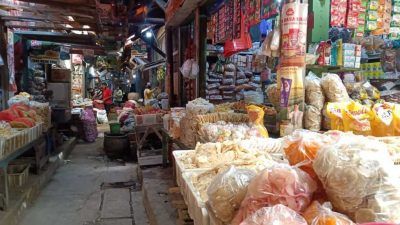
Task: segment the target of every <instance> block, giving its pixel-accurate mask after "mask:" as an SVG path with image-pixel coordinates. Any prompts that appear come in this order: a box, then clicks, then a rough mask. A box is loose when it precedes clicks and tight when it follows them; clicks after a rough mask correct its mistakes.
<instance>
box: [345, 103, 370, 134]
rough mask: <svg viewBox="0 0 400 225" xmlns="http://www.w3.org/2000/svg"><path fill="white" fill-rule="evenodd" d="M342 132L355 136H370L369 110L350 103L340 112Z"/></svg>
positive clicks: (358, 104)
mask: <svg viewBox="0 0 400 225" xmlns="http://www.w3.org/2000/svg"><path fill="white" fill-rule="evenodd" d="M342 115H343V125H344V131H351V132H353V133H354V134H357V135H371V133H372V130H371V129H372V128H371V122H370V121H371V119H372V114H371V109H370V108H369V107H367V106H364V105H361V104H360V103H358V102H355V101H352V102H350V103H349V104H347V106H346V107H345V108H344V110H342Z"/></svg>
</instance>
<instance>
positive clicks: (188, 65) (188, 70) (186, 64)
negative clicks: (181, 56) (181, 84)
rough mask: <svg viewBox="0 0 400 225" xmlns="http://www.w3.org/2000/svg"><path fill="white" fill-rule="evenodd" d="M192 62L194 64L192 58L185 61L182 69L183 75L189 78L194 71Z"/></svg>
mask: <svg viewBox="0 0 400 225" xmlns="http://www.w3.org/2000/svg"><path fill="white" fill-rule="evenodd" d="M192 64H193V60H192V59H188V60H186V61H185V62H184V63H183V65H182V67H181V69H180V70H181V73H182V76H183V77H185V78H189V76H190V74H191V72H192Z"/></svg>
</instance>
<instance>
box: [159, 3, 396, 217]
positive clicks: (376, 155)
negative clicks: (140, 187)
mask: <svg viewBox="0 0 400 225" xmlns="http://www.w3.org/2000/svg"><path fill="white" fill-rule="evenodd" d="M177 4H178V3H177V1H172V2H171V3H170V4H169V5H168V7H167V8H169V9H170V10H171V11H170V12H169V13H170V14H171V15H168V16H167V18H172V19H171V21H173V22H171V23H173V25H171V26H172V28H170V31H171V33H170V34H169V35H170V36H169V37H170V42H169V44H170V45H171V46H170V47H171V48H169V50H170V51H171V52H170V53H171V54H170V56H169V58H168V59H167V62H168V63H169V67H168V66H167V68H169V70H167V75H166V77H170V76H172V77H174V78H173V80H171V81H170V82H173V83H174V84H173V90H172V91H170V93H171V95H174V94H175V95H176V94H178V95H179V94H183V92H182V90H180V89H179V88H180V86H182V85H183V87H185V88H186V87H188V89H191V86H187V85H186V84H185V82H186V81H187V80H188V79H189V80H192V81H195V82H196V84H197V85H198V86H196V87H195V89H196V88H197V89H198V90H199V91H198V92H197V95H196V96H197V97H202V98H197V99H182V98H181V99H180V102H179V101H178V104H175V105H176V106H184V107H177V108H174V107H172V108H171V111H170V113H169V114H168V116H167V117H166V118H168V121H169V122H168V124H167V125H166V128H168V129H166V130H168V132H169V137H168V138H169V139H172V141H169V143H174V141H175V143H183V144H184V147H185V149H182V148H181V147H180V146H175V144H174V145H173V146H174V147H172V148H171V144H169V145H167V146H165V147H164V149H166V150H168V151H170V150H172V154H173V160H172V162H171V163H172V164H173V167H174V171H175V180H176V184H177V186H178V187H179V190H180V193H181V195H182V197H183V200H184V204H185V205H186V207H187V208H185V207H183V210H182V209H181V208H179V207H177V208H178V214H179V217H178V220H182V221H184V219H182V218H184V217H183V216H182V215H184V214H185V211H184V210H187V212H188V214H189V217H190V218H191V219H192V220H193V222H194V224H241V225H244V224H272V223H282V224H309V225H315V224H363V223H368V222H387V223H394V224H397V223H399V218H400V217H399V215H400V214H399V213H398V210H396V209H395V208H396V207H398V203H397V199H398V196H399V187H400V186H399V183H398V176H397V175H396V171H397V165H396V163H397V162H398V160H399V158H398V157H399V155H398V153H399V146H398V139H399V138H398V136H399V133H398V132H397V130H398V129H397V126H398V124H397V123H398V121H397V120H398V118H399V112H398V108H399V103H400V102H399V101H397V98H396V97H395V96H396V93H397V92H398V90H397V89H398V86H397V83H398V80H399V74H398V70H397V68H396V67H397V66H398V65H400V63H399V62H398V61H396V60H397V58H398V57H397V56H398V54H397V53H398V46H399V45H398V38H397V36H396V32H397V30H396V29H397V28H396V23H397V22H396V18H397V12H396V7H397V6H396V4H397V3H396V2H390V1H383V2H378V1H373V0H370V1H333V0H332V1H329V2H328V4H325V3H322V2H316V1H311V2H308V4H307V3H306V2H301V1H295V2H280V1H252V0H249V1H234V0H232V1H219V2H215V1H212V2H207V3H205V4H204V5H200V6H198V8H196V7H194V8H196V9H194V13H193V16H192V17H190V18H194V22H193V24H194V29H193V30H192V28H193V26H192V25H193V24H192V23H190V22H189V23H187V21H190V19H186V20H184V19H182V20H179V18H180V17H179V16H178V15H173V14H174V12H178V11H179V10H180V9H183V8H185V7H191V5H190V4H189V3H187V1H183V3H182V1H181V3H180V5H181V7H182V8H179V7H178V9H176V5H177ZM174 7H175V8H174ZM329 12H330V14H329ZM327 15H331V16H330V17H329V16H327ZM205 18H207V19H205ZM176 20H177V21H181V22H182V24H179V23H177V22H176ZM311 21H312V22H311ZM187 27H189V32H192V34H191V37H194V38H193V40H190V38H189V41H187V40H186V36H187V33H186V29H187ZM174 31H179V32H174ZM180 32H183V34H180ZM205 33H206V35H207V36H206V37H204V36H203V35H204V34H205ZM179 35H180V36H179ZM176 36H178V37H176ZM201 37H204V38H205V39H207V44H205V42H202V40H203V39H202V38H201ZM167 39H168V38H167ZM182 39H183V40H185V41H184V42H183V43H184V44H183V48H184V49H185V50H184V51H179V49H181V48H182V45H180V44H177V45H175V44H176V43H177V42H180V43H182V42H181V41H180V40H182ZM191 41H193V42H194V45H192V43H193V42H191ZM186 42H187V43H186ZM176 47H177V48H178V52H176V51H177V48H176ZM167 49H168V48H167ZM193 51H195V53H193ZM183 52H185V54H184V55H182V53H183ZM168 55H169V54H167V56H168ZM198 71H200V72H199V73H197V72H198ZM177 77H178V78H177ZM175 79H177V80H175ZM177 86H178V87H177ZM185 100H186V101H185ZM172 105H174V104H172ZM267 131H268V132H267ZM278 137H280V138H278ZM165 139H166V138H165ZM186 148H188V149H189V150H188V149H186ZM174 149H175V150H181V151H174ZM190 149H192V150H190ZM164 154H165V155H167V154H168V153H167V152H165V153H164ZM372 165H374V166H372ZM375 166H376V167H377V168H380V169H378V170H374V169H373V168H374V167H375ZM388 196H390V197H388ZM386 197H388V198H386ZM389 198H390V199H391V200H389ZM392 200H393V201H392Z"/></svg>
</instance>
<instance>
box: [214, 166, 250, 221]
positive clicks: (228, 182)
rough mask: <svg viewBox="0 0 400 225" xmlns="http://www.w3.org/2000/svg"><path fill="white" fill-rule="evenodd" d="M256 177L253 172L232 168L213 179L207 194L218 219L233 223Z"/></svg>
mask: <svg viewBox="0 0 400 225" xmlns="http://www.w3.org/2000/svg"><path fill="white" fill-rule="evenodd" d="M255 175H256V174H255V172H253V171H251V170H247V169H236V168H235V167H233V166H231V167H230V168H229V169H228V170H226V171H225V172H223V173H221V174H219V175H217V176H216V177H215V178H214V179H213V181H212V182H211V184H210V186H209V187H208V189H207V194H208V202H209V204H210V206H211V208H212V210H213V211H214V213H215V216H216V217H217V218H218V219H220V220H221V221H223V222H225V223H229V222H231V220H232V219H233V217H234V215H235V213H236V211H237V210H238V209H239V207H240V203H241V202H242V200H243V199H244V197H245V195H246V191H247V186H248V185H249V183H250V180H251V179H252V178H253V177H254V176H255Z"/></svg>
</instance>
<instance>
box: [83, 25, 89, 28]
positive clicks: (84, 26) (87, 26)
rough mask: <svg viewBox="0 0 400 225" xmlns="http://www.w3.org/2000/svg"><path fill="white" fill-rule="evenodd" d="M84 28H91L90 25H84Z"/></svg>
mask: <svg viewBox="0 0 400 225" xmlns="http://www.w3.org/2000/svg"><path fill="white" fill-rule="evenodd" d="M82 28H83V29H90V26H89V25H83V26H82Z"/></svg>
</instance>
